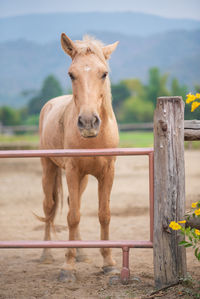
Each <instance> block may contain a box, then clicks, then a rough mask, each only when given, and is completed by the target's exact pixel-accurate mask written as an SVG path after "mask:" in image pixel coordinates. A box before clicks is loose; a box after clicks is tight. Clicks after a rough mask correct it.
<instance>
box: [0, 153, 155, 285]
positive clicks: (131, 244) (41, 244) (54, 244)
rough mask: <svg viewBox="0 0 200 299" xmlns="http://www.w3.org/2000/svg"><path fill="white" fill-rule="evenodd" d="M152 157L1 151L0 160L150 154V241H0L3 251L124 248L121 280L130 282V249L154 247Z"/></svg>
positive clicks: (151, 155) (151, 154)
mask: <svg viewBox="0 0 200 299" xmlns="http://www.w3.org/2000/svg"><path fill="white" fill-rule="evenodd" d="M153 154H154V149H153V148H107V149H53V150H52V149H50V150H49V149H43V150H0V158H27V157H30V158H36V157H92V156H133V155H134V156H138V155H148V157H149V196H150V241H104V240H102V241H0V248H1V249H14V248H121V249H122V257H123V258H122V259H123V261H122V270H121V281H122V283H127V282H128V280H129V277H130V269H129V249H130V248H153V198H154V195H153Z"/></svg>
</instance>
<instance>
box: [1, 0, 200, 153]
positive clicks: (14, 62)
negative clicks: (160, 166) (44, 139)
mask: <svg viewBox="0 0 200 299" xmlns="http://www.w3.org/2000/svg"><path fill="white" fill-rule="evenodd" d="M199 11H200V1H198V0H190V1H188V0H168V1H160V0H151V1H149V0H123V1H118V0H109V1H106V0H101V1H92V0H84V1H81V0H73V1H67V0H57V1H53V0H35V1H30V0H18V1H11V0H0V136H1V137H0V143H1V147H4V148H5V147H6V146H7V143H10V142H12V141H13V142H14V146H15V147H16V142H18V140H20V146H21V144H22V143H23V142H24V144H25V145H24V146H26V147H27V142H29V143H30V142H32V145H31V146H37V144H38V136H37V126H38V119H39V112H40V109H41V107H42V106H43V105H44V103H45V102H46V101H48V100H49V99H50V98H53V97H55V96H59V95H62V94H66V93H70V92H71V82H70V79H69V78H68V74H67V71H68V67H69V65H70V62H71V60H70V58H69V57H66V55H65V54H64V52H63V51H62V49H61V46H60V34H61V33H62V32H65V33H66V34H67V35H68V36H69V37H70V38H71V39H75V40H76V39H81V38H82V36H83V35H84V34H90V35H92V36H95V37H96V38H97V39H100V40H102V41H103V42H104V43H105V44H108V43H113V42H115V41H117V40H118V41H119V42H120V43H119V46H118V48H117V50H116V52H115V53H113V55H112V57H111V60H110V67H111V74H110V77H111V82H112V96H113V107H114V110H115V114H116V116H117V120H118V123H119V124H120V128H121V131H122V132H121V134H120V140H121V146H148V145H152V144H153V134H152V122H153V112H154V108H155V104H156V98H157V97H158V96H169V95H173V96H176V95H178V96H182V97H183V99H184V100H185V98H186V94H188V93H190V92H191V93H195V92H200V15H199ZM185 119H200V109H196V111H195V112H193V113H191V112H190V106H189V105H186V108H185ZM127 128H128V129H129V132H124V131H126V129H127ZM130 130H131V132H130ZM138 130H142V131H140V132H139V134H138ZM132 131H133V132H132ZM133 134H134V138H133ZM132 140H134V143H133V141H132ZM22 141H23V142H22Z"/></svg>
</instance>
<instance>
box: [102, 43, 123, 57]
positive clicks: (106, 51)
mask: <svg viewBox="0 0 200 299" xmlns="http://www.w3.org/2000/svg"><path fill="white" fill-rule="evenodd" d="M118 44H119V42H115V43H114V44H111V45H108V46H105V47H103V48H102V50H103V54H104V57H105V59H109V58H110V55H111V54H112V52H114V51H115V49H116V48H117V45H118Z"/></svg>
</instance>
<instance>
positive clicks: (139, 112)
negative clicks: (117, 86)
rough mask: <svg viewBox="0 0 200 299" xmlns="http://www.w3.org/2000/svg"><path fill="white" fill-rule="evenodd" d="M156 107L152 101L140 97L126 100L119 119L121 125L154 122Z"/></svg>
mask: <svg viewBox="0 0 200 299" xmlns="http://www.w3.org/2000/svg"><path fill="white" fill-rule="evenodd" d="M153 111H154V106H153V103H151V102H150V101H145V100H143V99H141V98H138V97H130V98H128V99H126V100H125V102H124V104H123V106H122V108H121V111H120V113H119V116H118V119H119V122H121V123H138V122H152V121H153Z"/></svg>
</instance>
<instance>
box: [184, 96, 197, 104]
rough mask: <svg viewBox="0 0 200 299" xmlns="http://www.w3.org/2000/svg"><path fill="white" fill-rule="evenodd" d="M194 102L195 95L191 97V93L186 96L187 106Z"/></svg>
mask: <svg viewBox="0 0 200 299" xmlns="http://www.w3.org/2000/svg"><path fill="white" fill-rule="evenodd" d="M194 100H196V96H195V95H193V94H191V93H189V94H187V99H186V103H187V104H189V103H191V102H193V101H194Z"/></svg>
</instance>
